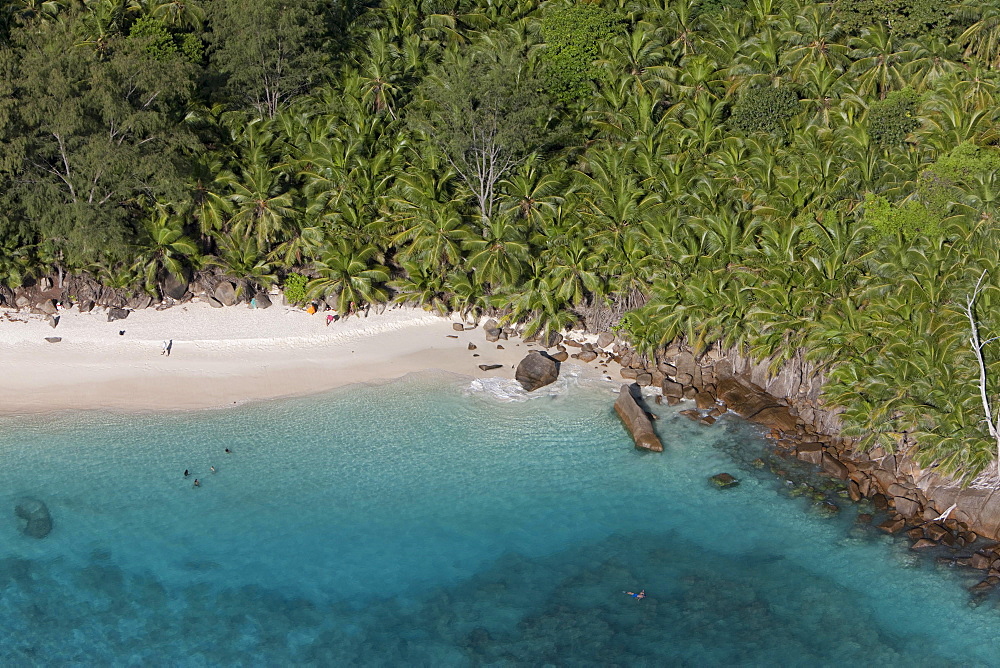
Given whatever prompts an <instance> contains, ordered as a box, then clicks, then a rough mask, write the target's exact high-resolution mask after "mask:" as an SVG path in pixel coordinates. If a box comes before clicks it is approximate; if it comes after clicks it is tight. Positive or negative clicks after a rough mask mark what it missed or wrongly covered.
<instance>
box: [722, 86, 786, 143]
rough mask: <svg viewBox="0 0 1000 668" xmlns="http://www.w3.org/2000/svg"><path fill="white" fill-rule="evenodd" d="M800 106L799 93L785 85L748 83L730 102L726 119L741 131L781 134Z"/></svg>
mask: <svg viewBox="0 0 1000 668" xmlns="http://www.w3.org/2000/svg"><path fill="white" fill-rule="evenodd" d="M798 110H799V96H798V95H796V94H795V91H793V90H791V88H789V87H788V86H782V87H780V88H776V87H774V86H766V85H765V86H749V87H748V88H746V89H745V90H744V91H743V92H742V93H741V94H740V96H739V99H738V100H737V102H736V104H735V105H733V110H732V115H731V116H730V119H729V121H730V122H731V123H732V124H733V127H735V128H737V129H738V130H740V131H741V132H744V133H747V134H749V133H752V132H765V133H770V134H782V133H783V132H784V128H785V122H786V121H788V120H790V119H791V118H792V117H793V116H795V114H796V112H798Z"/></svg>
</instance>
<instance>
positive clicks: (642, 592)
mask: <svg viewBox="0 0 1000 668" xmlns="http://www.w3.org/2000/svg"><path fill="white" fill-rule="evenodd" d="M622 593H623V594H628V595H629V596H631V597H632V598H636V599H639V600H640V601H641V600H642V599H644V598H646V590H645V589H640V590H639V593H638V594H636V593H634V592H631V591H623V592H622Z"/></svg>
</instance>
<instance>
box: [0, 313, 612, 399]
mask: <svg viewBox="0 0 1000 668" xmlns="http://www.w3.org/2000/svg"><path fill="white" fill-rule="evenodd" d="M458 321H459V320H458V317H457V316H455V317H453V318H451V319H448V318H443V317H441V316H439V315H437V314H435V313H428V312H426V311H424V310H422V309H415V308H396V309H390V310H387V311H385V312H384V313H375V311H374V310H373V311H372V312H371V314H370V315H369V316H367V317H365V316H354V317H351V318H347V319H342V320H340V321H337V322H334V323H332V324H330V325H329V326H327V325H326V314H324V313H318V314H315V315H310V314H308V313H306V312H304V311H302V310H299V309H294V308H290V307H286V306H281V305H279V304H275V305H274V306H272V307H271V308H268V309H250V308H248V307H247V306H246V305H238V306H233V307H229V308H222V309H215V308H212V307H211V306H209V305H208V304H207V303H201V302H191V303H187V304H182V305H178V306H174V307H172V308H169V309H165V310H162V311H157V310H155V309H151V308H150V309H144V310H139V311H133V312H132V313H131V314H130V315H129V316H128V318H126V319H125V320H118V321H115V322H108V321H107V312H106V311H105V310H102V309H95V310H94V311H93V312H90V313H79V312H78V311H77V310H76V309H71V310H69V311H63V312H62V313H61V314H60V321H59V324H58V327H56V328H55V329H53V328H52V327H50V326H49V325H48V323H47V322H46V320H45V316H43V315H38V314H28V313H27V312H23V311H22V312H18V311H14V310H0V368H2V377H0V413H3V414H8V415H9V414H25V413H40V412H49V411H58V410H65V409H110V410H122V411H129V410H172V409H198V408H219V407H224V406H231V405H233V404H238V403H243V402H246V401H253V400H260V399H270V398H277V397H287V396H295V395H305V394H313V393H316V392H322V391H325V390H329V389H332V388H335V387H340V386H344V385H349V384H354V383H360V382H372V381H383V380H389V379H393V378H398V377H401V376H404V375H406V374H409V373H413V372H418V371H425V370H432V369H434V370H443V371H448V372H452V373H457V374H464V375H466V376H470V377H502V378H511V379H512V378H513V377H514V368H513V367H514V366H515V365H516V364H517V363H518V362H519V361H520V360H521V358H522V357H524V355H525V354H526V353H527V351H528V350H530V349H531V348H532V347H534V346H530V345H529V344H526V343H524V342H521V341H519V340H510V341H500V342H498V343H499V344H500V345H502V346H503V349H498V344H497V343H489V342H487V341H486V338H485V333H484V332H483V330H482V328H481V327H479V328H476V329H472V330H468V331H463V332H456V331H454V330H453V328H452V323H453V322H458ZM121 331H124V334H119V332H121ZM46 337H60V338H61V339H62V340H61V341H59V342H58V343H49V342H47V341H46V340H45V339H46ZM164 341H172V348H171V354H170V355H169V356H166V355H163V354H161V352H162V350H163V344H164ZM470 343H472V344H474V345H476V347H477V349H476V350H469V344H470ZM570 352H572V349H570ZM476 355H478V356H476ZM568 363H569V364H577V362H576V360H573V359H571V360H569V362H568ZM480 364H502V365H503V368H500V369H495V370H493V371H485V372H484V371H482V370H480V369H479V367H478V365H480ZM580 366H583V367H586V369H585V370H584V371H583V373H585V374H586V375H588V376H592V377H595V378H599V377H603V373H602V368H601V367H598V366H597V364H595V363H591V364H589V365H582V364H581V365H580ZM611 375H612V376H613V377H615V378H617V370H615V371H614V372H612V374H611Z"/></svg>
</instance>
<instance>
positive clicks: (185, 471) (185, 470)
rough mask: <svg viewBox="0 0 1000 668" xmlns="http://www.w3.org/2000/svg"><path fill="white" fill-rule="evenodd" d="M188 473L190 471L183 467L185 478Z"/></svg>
mask: <svg viewBox="0 0 1000 668" xmlns="http://www.w3.org/2000/svg"><path fill="white" fill-rule="evenodd" d="M189 475H191V472H190V471H188V470H187V469H184V477H185V478H186V477H188V476H189Z"/></svg>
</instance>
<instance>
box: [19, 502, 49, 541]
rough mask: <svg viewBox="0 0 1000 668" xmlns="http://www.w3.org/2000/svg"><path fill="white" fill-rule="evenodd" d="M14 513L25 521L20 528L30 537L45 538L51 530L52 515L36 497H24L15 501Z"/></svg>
mask: <svg viewBox="0 0 1000 668" xmlns="http://www.w3.org/2000/svg"><path fill="white" fill-rule="evenodd" d="M14 514H15V515H17V516H18V517H20V518H21V519H22V520H25V521H26V522H27V523H26V524H25V525H24V527H23V528H22V529H21V531H23V532H24V535H26V536H31V537H32V538H45V537H46V536H48V535H49V532H51V531H52V516H51V515H49V509H48V508H46V507H45V504H44V503H42V502H41V501H39V500H38V499H32V498H29V497H25V498H23V499H21V500H20V501H18V502H17V505H16V506H15V507H14Z"/></svg>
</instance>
